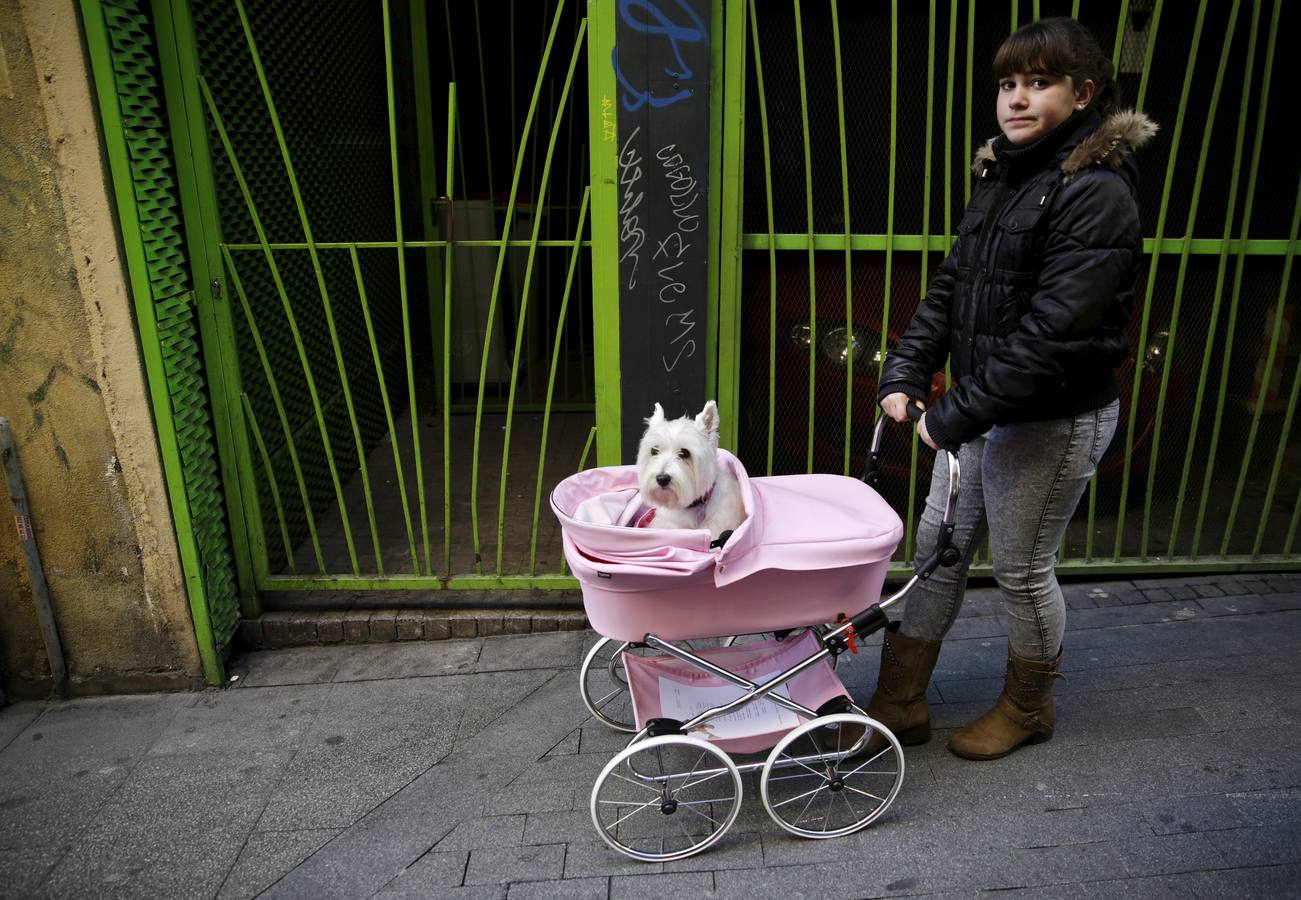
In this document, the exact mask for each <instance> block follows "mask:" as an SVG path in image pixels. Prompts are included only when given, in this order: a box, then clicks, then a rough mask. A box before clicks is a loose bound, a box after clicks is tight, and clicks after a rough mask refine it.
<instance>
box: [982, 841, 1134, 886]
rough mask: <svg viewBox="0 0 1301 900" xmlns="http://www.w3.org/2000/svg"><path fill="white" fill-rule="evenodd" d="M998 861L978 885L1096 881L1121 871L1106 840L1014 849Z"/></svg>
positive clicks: (1119, 861)
mask: <svg viewBox="0 0 1301 900" xmlns="http://www.w3.org/2000/svg"><path fill="white" fill-rule="evenodd" d="M998 862H999V865H998V867H997V869H996V870H995V871H993V872H991V873H989V874H988V875H987V876H986V877H985V878H984V879H983V883H982V884H981V885H980V887H982V888H984V889H990V888H999V889H1001V888H1014V887H1032V886H1035V885H1046V884H1061V883H1069V882H1078V881H1098V880H1102V879H1106V878H1108V877H1112V876H1114V875H1115V874H1116V873H1117V872H1123V871H1124V867H1123V859H1122V857H1121V855H1120V852H1119V851H1118V850H1117V848H1116V846H1115V845H1114V844H1112V843H1110V842H1107V841H1101V842H1098V843H1091V844H1060V845H1058V846H1056V847H1036V848H1033V849H1027V850H1021V849H1015V850H1012V851H1010V852H1009V853H1008V855H1007V857H1005V858H1004V859H1003V860H999V861H998Z"/></svg>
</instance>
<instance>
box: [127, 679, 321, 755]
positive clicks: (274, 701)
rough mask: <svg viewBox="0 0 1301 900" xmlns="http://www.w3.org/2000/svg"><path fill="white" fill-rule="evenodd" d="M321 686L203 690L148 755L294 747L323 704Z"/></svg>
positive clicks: (165, 731)
mask: <svg viewBox="0 0 1301 900" xmlns="http://www.w3.org/2000/svg"><path fill="white" fill-rule="evenodd" d="M329 695H330V686H329V685H326V684H306V685H287V686H284V687H268V688H262V689H259V690H253V691H240V690H224V691H205V692H204V693H203V694H201V695H200V696H199V698H198V702H196V703H195V704H194V705H193V706H189V707H186V708H184V709H181V710H179V711H178V712H177V714H176V716H175V717H174V718H173V719H172V721H171V722H170V723H169V724H168V726H167V728H166V729H165V730H164V731H163V733H162V734H161V735H159V737H158V740H157V741H156V742H155V743H154V745H153V746H152V747H151V748H150V750H149V752H150V753H151V754H166V753H211V752H228V753H234V752H240V751H249V752H254V751H258V750H279V749H288V748H292V747H296V746H297V745H298V744H300V743H301V742H302V740H303V736H304V734H305V733H306V731H307V729H308V728H309V727H310V726H311V723H312V720H313V719H314V718H315V716H316V715H317V713H318V712H320V710H321V708H322V707H323V706H324V704H325V703H326V702H327V701H328V698H329Z"/></svg>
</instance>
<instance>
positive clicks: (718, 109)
mask: <svg viewBox="0 0 1301 900" xmlns="http://www.w3.org/2000/svg"><path fill="white" fill-rule="evenodd" d="M738 6H739V7H740V9H741V10H744V8H745V7H744V4H738ZM742 33H744V32H742ZM726 37H727V34H726V32H725V31H724V29H723V0H712V2H711V3H710V23H709V53H710V64H709V134H710V135H711V138H712V139H711V140H710V142H709V182H708V183H709V197H708V199H709V223H708V228H709V234H710V236H711V238H710V240H708V241H706V246H707V247H708V254H707V257H706V259H705V282H706V285H707V293H706V295H705V296H706V297H707V298H708V299H707V301H706V314H705V396H706V397H713V398H717V397H718V362H719V357H720V349H721V348H720V347H719V335H720V331H719V326H720V325H721V324H722V323H721V322H720V319H719V312H720V308H719V287H720V284H721V275H722V272H721V269H720V266H721V265H724V264H725V259H726V257H725V256H724V255H723V249H722V245H721V244H720V243H719V241H720V239H721V238H722V237H723V231H722V222H723V216H724V215H725V213H724V210H725V209H726V210H727V213H726V214H736V213H739V210H732V209H727V207H726V206H724V205H723V191H722V181H721V179H722V174H723V145H722V143H720V142H719V140H718V139H717V137H716V135H720V134H722V133H723V107H724V104H725V103H726V102H727V101H728V99H729V98H727V97H725V96H724V94H723V82H724V72H725V67H726V63H725V62H724V58H725V56H724V49H725V46H724V44H725V39H726ZM733 46H734V47H735V46H739V47H740V48H741V53H742V54H744V48H745V43H744V41H740V42H738V44H734V45H733ZM743 101H744V95H742V96H741V97H740V98H738V101H737V102H738V103H739V102H743ZM736 199H737V200H738V201H739V200H740V199H741V197H740V196H739V195H738V196H737V198H736ZM737 205H738V206H739V202H738V204H737ZM728 343H729V344H731V343H732V341H730V340H729V341H728ZM733 349H735V348H733ZM724 409H736V407H735V406H727V407H724ZM728 418H730V419H735V418H736V417H735V416H729V417H728ZM728 430H729V431H731V432H735V427H733V428H729V429H728ZM720 438H721V435H720ZM720 442H721V441H720ZM724 446H732V447H734V446H736V444H735V441H733V442H732V443H730V444H726V445H724Z"/></svg>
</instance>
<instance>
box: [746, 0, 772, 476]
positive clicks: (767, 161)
mask: <svg viewBox="0 0 1301 900" xmlns="http://www.w3.org/2000/svg"><path fill="white" fill-rule="evenodd" d="M750 40H751V44H752V46H753V48H754V77H755V87H756V89H757V91H758V97H759V127H760V131H761V134H762V139H763V185H764V198H765V201H766V208H767V211H768V418H767V422H768V444H767V448H768V455H767V460H768V462H767V468H766V469H765V474H767V475H771V474H772V454H773V427H774V422H775V420H776V418H777V242H776V239H775V230H774V229H775V225H774V219H773V205H772V151H771V144H770V142H769V137H768V98H767V95H766V94H765V93H764V88H763V57H762V54H761V53H760V52H759V17H758V14H757V12H756V11H755V5H754V0H750Z"/></svg>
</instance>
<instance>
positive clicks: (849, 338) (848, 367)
mask: <svg viewBox="0 0 1301 900" xmlns="http://www.w3.org/2000/svg"><path fill="white" fill-rule="evenodd" d="M831 43H832V48H833V50H834V52H835V57H836V124H837V126H838V128H839V131H840V206H841V216H842V217H843V218H844V220H845V347H846V349H847V350H848V358H847V359H846V360H845V436H844V459H843V461H842V463H841V473H842V474H844V475H848V474H849V445H850V440H851V438H852V436H853V428H854V267H853V253H852V251H851V250H850V246H849V245H850V240H849V238H850V235H851V234H853V229H852V228H851V227H850V221H849V147H848V142H847V141H846V139H845V78H844V71H843V67H842V66H841V60H840V10H839V9H838V8H837V6H836V0H831Z"/></svg>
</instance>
